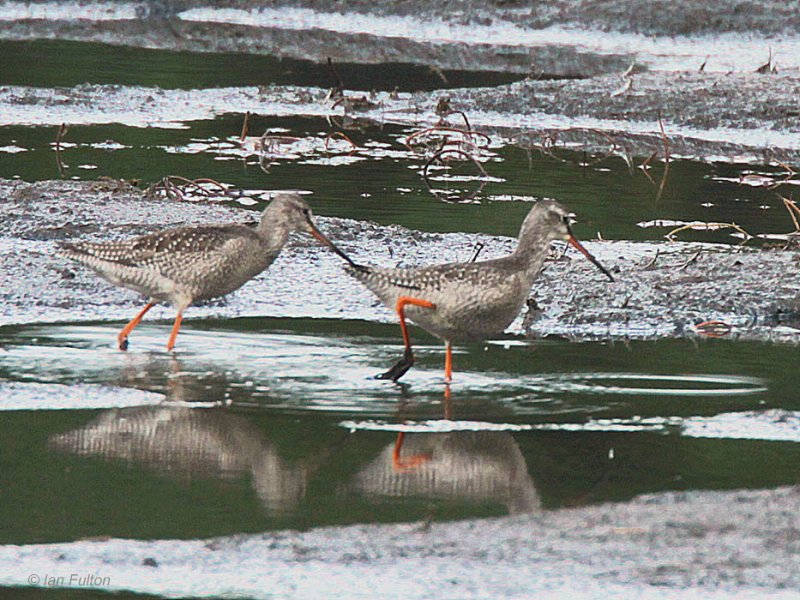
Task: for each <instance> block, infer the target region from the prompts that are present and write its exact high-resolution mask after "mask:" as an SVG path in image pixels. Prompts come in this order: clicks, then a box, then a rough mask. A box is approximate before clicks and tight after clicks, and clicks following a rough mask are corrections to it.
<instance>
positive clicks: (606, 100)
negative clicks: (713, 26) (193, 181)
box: [0, 72, 800, 165]
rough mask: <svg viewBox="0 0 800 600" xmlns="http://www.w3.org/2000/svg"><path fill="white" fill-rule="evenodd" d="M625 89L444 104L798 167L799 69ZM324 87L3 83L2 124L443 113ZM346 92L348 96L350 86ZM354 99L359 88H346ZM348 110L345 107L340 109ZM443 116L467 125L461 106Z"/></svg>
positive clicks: (424, 119)
mask: <svg viewBox="0 0 800 600" xmlns="http://www.w3.org/2000/svg"><path fill="white" fill-rule="evenodd" d="M629 81H632V84H631V88H630V89H628V90H626V91H625V92H624V93H622V94H616V92H615V90H618V89H619V88H620V86H622V85H624V84H623V79H622V78H620V77H617V76H608V77H598V78H594V79H588V80H572V81H542V80H535V81H534V80H526V81H523V82H518V83H514V84H509V85H501V86H497V87H494V88H474V89H451V90H447V92H446V95H447V96H449V97H450V107H451V108H452V109H454V110H462V111H463V112H464V113H465V114H467V115H468V118H469V120H470V123H471V126H472V127H473V128H474V129H476V130H478V131H480V132H486V133H491V134H499V135H500V136H502V137H504V138H505V139H504V140H501V141H504V142H505V143H514V144H519V145H522V146H529V147H532V148H541V147H543V146H545V145H546V143H547V140H548V139H556V138H550V136H552V134H553V133H554V132H556V133H557V139H558V144H559V145H560V144H568V145H571V146H572V147H573V148H579V149H588V150H592V151H597V152H599V153H610V154H617V155H622V156H624V157H627V158H629V159H632V158H634V157H642V159H643V158H644V157H647V156H650V155H652V154H653V153H657V154H658V156H659V158H660V157H662V156H663V148H664V142H663V139H662V135H661V126H660V124H659V116H661V118H662V123H663V125H664V128H665V132H666V135H667V139H668V141H669V148H670V155H671V156H672V157H673V158H679V157H684V158H696V159H699V160H706V161H725V162H733V161H744V162H759V163H762V164H768V163H770V162H772V161H774V160H776V159H777V160H780V161H782V162H784V163H789V164H794V165H797V164H800V109H799V108H798V107H797V105H796V100H795V98H797V97H798V95H800V75H789V74H780V75H760V74H748V75H742V74H740V75H719V74H704V73H697V74H688V73H684V74H673V73H662V72H659V73H656V72H652V73H644V74H639V75H636V76H634V77H633V79H631V80H629ZM326 91H327V90H323V89H320V88H304V87H298V86H277V85H276V86H267V87H260V88H255V87H236V88H211V89H196V90H162V89H159V88H153V87H150V88H148V87H125V86H115V85H80V86H75V87H72V88H30V87H24V86H6V87H0V124H8V125H17V124H19V125H33V126H36V125H59V124H61V123H67V124H68V125H78V124H84V125H95V124H105V123H120V124H123V125H128V126H133V127H164V128H175V127H182V126H184V125H185V124H186V123H187V122H189V121H197V120H205V119H214V118H218V117H219V116H220V115H222V114H226V113H245V112H248V111H249V112H251V113H253V114H256V115H262V116H317V117H319V116H326V117H334V118H336V119H337V120H342V119H344V121H345V122H352V124H353V126H354V127H356V126H357V124H358V120H366V121H367V122H370V123H376V124H387V123H388V124H399V125H405V126H411V127H417V128H424V127H429V126H434V125H436V124H437V123H438V122H439V121H440V116H439V115H438V114H437V110H436V108H437V105H438V103H439V101H440V99H441V97H442V96H443V95H445V94H443V93H442V92H426V93H417V94H406V93H403V94H399V95H391V94H388V93H379V94H377V95H376V96H375V98H374V102H375V106H373V107H370V108H368V109H367V110H363V111H350V112H346V111H345V109H344V108H343V107H342V105H338V106H334V105H333V103H332V102H331V101H329V100H326ZM351 94H352V93H351ZM352 95H353V96H355V95H356V94H352ZM343 113H346V114H345V115H344V117H343ZM450 122H451V123H453V124H455V125H457V126H463V124H462V123H463V122H462V121H461V117H460V115H454V116H452V117H451V118H450Z"/></svg>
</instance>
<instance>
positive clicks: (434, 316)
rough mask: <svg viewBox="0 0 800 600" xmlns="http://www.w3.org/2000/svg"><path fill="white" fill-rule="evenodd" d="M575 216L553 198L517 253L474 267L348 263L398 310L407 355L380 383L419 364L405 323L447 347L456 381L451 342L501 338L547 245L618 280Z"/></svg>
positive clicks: (538, 211) (539, 207) (533, 213)
mask: <svg viewBox="0 0 800 600" xmlns="http://www.w3.org/2000/svg"><path fill="white" fill-rule="evenodd" d="M574 219H575V215H573V214H572V213H571V212H569V211H568V210H567V209H565V208H564V207H563V206H561V205H560V204H559V203H557V202H554V201H552V200H544V201H540V202H537V203H536V204H535V205H534V206H533V208H531V210H530V212H529V213H528V216H527V217H525V221H524V222H523V223H522V228H521V230H520V233H519V242H518V245H517V249H516V250H515V251H514V253H513V254H509V255H508V256H504V257H502V258H497V259H493V260H486V261H482V262H471V263H449V264H444V265H434V266H429V267H421V268H415V269H387V268H379V267H369V266H363V265H354V264H350V266H349V267H347V271H348V273H350V274H351V275H352V276H353V277H355V278H356V279H358V280H359V281H361V282H362V283H363V284H364V285H366V286H367V288H369V289H370V290H371V291H372V292H373V293H374V294H375V295H376V296H378V298H380V300H381V301H382V302H383V303H384V304H385V305H386V306H388V307H389V308H393V309H394V310H395V311H397V315H398V316H399V317H400V329H401V331H402V333H403V343H404V344H405V354H404V356H403V358H402V359H400V360H399V361H398V362H397V364H395V365H394V366H393V367H392V368H391V369H389V370H388V371H386V372H385V373H382V374H380V375H378V378H379V379H391V380H393V381H397V380H398V379H400V377H402V376H403V375H404V374H405V373H406V371H408V370H409V369H410V368H411V367H412V366H413V364H414V353H413V351H412V348H411V340H410V338H409V335H408V328H407V327H406V318H408V319H409V320H410V321H412V322H414V323H416V324H417V325H419V326H420V327H422V328H423V329H425V330H426V331H428V332H429V333H432V334H433V335H435V336H436V337H438V338H440V339H442V340H444V342H445V367H444V370H445V373H444V377H445V381H448V382H449V381H451V379H452V365H453V359H452V343H453V342H467V341H475V340H481V339H485V338H486V337H488V336H491V335H495V334H497V333H500V332H502V331H503V330H504V329H505V328H506V327H508V326H509V325H510V324H511V322H512V321H513V320H514V319H515V318H516V316H517V315H518V314H519V311H520V309H521V308H522V306H523V304H524V303H525V300H526V299H527V297H528V293H529V292H530V289H531V286H532V285H533V280H534V279H535V278H536V276H537V274H538V273H539V271H540V269H541V268H542V264H543V263H544V259H545V257H546V256H547V253H548V250H549V247H550V242H552V241H553V240H564V241H567V242H569V243H570V244H571V245H572V246H574V247H575V248H577V249H578V250H579V251H580V252H581V253H582V254H583V255H584V256H585V257H586V258H588V259H589V260H590V261H591V262H592V263H594V264H595V265H596V266H597V268H599V269H600V270H601V271H602V272H603V273H604V274H605V275H606V276H607V277H608V278H609V280H611V281H613V280H614V279H613V277H612V276H611V274H610V273H609V272H608V271H607V270H606V268H605V267H603V265H601V264H600V263H599V262H598V261H597V259H596V258H595V257H594V256H592V255H591V254H590V253H589V252H588V251H587V250H586V248H584V247H583V246H582V245H581V244H580V242H578V240H577V239H575V236H574V235H572V229H571V224H572V223H573V221H574Z"/></svg>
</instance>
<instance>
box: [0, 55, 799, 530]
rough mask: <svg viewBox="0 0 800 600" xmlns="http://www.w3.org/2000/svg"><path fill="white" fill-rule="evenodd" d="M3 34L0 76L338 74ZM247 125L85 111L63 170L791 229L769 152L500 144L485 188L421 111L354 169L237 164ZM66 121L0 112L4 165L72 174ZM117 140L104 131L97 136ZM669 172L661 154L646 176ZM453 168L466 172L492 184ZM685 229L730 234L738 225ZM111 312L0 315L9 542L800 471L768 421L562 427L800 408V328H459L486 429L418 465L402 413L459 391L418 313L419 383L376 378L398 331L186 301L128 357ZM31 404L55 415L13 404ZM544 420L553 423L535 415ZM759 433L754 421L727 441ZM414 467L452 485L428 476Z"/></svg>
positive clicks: (440, 221)
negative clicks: (426, 142)
mask: <svg viewBox="0 0 800 600" xmlns="http://www.w3.org/2000/svg"><path fill="white" fill-rule="evenodd" d="M0 52H2V53H4V54H6V53H14V54H16V55H18V57H19V60H18V61H15V62H13V63H8V62H4V64H3V67H2V69H3V70H2V71H0V84H3V85H32V86H42V87H54V86H71V85H76V84H80V83H85V82H89V83H114V84H119V85H145V86H161V87H164V88H191V87H203V86H212V85H213V86H222V85H225V86H244V85H248V86H250V85H258V84H265V85H266V84H270V83H276V84H288V83H292V84H298V85H319V86H323V87H326V86H328V85H330V83H329V82H328V81H327V72H326V70H325V69H324V67H322V66H320V65H312V64H310V63H303V62H301V61H275V60H272V59H267V58H252V57H250V58H248V59H247V61H245V60H244V59H243V57H240V56H206V55H203V56H198V55H190V54H175V55H173V54H168V53H164V52H149V51H143V50H130V49H116V48H108V47H101V46H88V47H87V46H83V45H80V44H59V43H50V42H47V43H36V44H10V43H4V44H0ZM340 72H341V73H342V77H343V79H345V80H346V81H348V82H352V83H350V86H351V87H352V88H353V89H370V88H371V87H373V86H375V87H378V88H380V89H393V88H394V87H396V86H397V87H399V88H400V89H412V90H413V89H430V88H431V87H433V86H436V85H440V84H439V83H436V76H435V75H432V74H430V73H427V74H426V73H424V72H421V70H419V69H416V68H412V67H405V66H388V67H369V68H363V67H353V66H349V65H342V66H340ZM459 77H461V79H459ZM449 81H450V82H451V83H456V82H461V83H465V84H469V85H476V84H477V83H484V84H495V83H498V82H499V80H498V78H496V77H492V76H489V75H486V74H482V75H475V74H462V75H458V74H450V77H449ZM367 82H370V83H371V85H366V83H367ZM376 82H377V83H376ZM54 110H56V109H55V108H54ZM241 121H242V115H240V114H226V115H223V116H221V117H219V118H216V119H213V120H207V121H195V122H189V123H187V128H185V129H159V128H134V127H125V126H120V125H103V126H82V127H79V126H76V127H72V128H71V129H70V130H69V131H68V133H67V135H66V137H65V138H64V142H65V147H64V149H63V151H62V152H61V160H62V163H63V164H62V169H63V172H64V176H65V177H77V178H80V179H96V178H99V177H111V178H124V179H135V180H138V181H140V182H141V183H140V185H147V184H150V183H153V182H156V181H158V180H159V179H160V178H162V177H164V176H167V175H182V176H185V177H189V178H195V177H212V178H215V179H218V180H220V181H224V182H227V183H230V184H232V185H233V186H235V187H237V188H240V189H245V190H253V189H264V190H271V189H286V188H301V189H305V190H309V191H312V192H313V196H312V197H311V198H312V199H311V202H312V203H313V205H314V208H315V210H316V211H317V212H318V213H319V214H323V215H328V216H340V217H348V218H354V219H361V220H372V221H376V222H378V223H381V224H395V223H396V224H402V225H405V226H408V227H411V228H414V229H420V230H424V231H438V232H444V231H464V232H485V233H491V234H502V235H515V234H516V232H517V230H518V228H519V223H520V221H521V220H522V218H523V217H524V215H525V214H526V213H527V211H528V210H529V207H530V204H529V201H530V200H531V199H534V198H544V197H548V198H555V199H557V200H559V201H561V202H563V203H565V204H566V205H568V206H569V207H571V208H572V209H573V210H574V211H575V212H576V213H577V214H578V215H579V221H580V222H579V225H578V227H577V229H576V232H577V233H578V235H579V236H580V237H584V238H589V237H593V236H595V235H596V233H597V232H600V233H601V234H602V236H603V237H604V238H607V239H635V240H655V239H661V236H662V235H663V234H664V233H665V231H666V230H665V229H656V228H642V227H639V226H637V223H639V222H642V221H648V220H652V219H680V220H686V221H688V220H694V219H698V220H704V221H724V222H731V221H735V222H736V223H738V224H739V225H741V226H743V227H745V229H747V230H748V231H750V232H751V233H765V232H770V233H783V232H786V231H789V230H791V228H792V227H791V223H790V221H789V218H788V216H787V213H786V212H785V211H784V209H783V207H782V205H781V203H780V201H779V200H778V198H777V196H776V194H775V193H774V191H770V190H767V189H765V188H757V187H748V186H742V185H739V184H738V183H736V181H735V180H736V179H738V178H739V176H740V175H742V174H743V173H746V172H749V171H751V170H754V171H757V172H763V173H773V174H774V173H777V172H779V171H780V169H779V168H776V167H768V166H764V167H752V166H745V165H736V164H702V163H697V162H691V161H677V162H674V163H673V164H672V166H671V174H670V178H669V180H668V185H667V187H666V190H665V193H664V194H663V196H662V197H661V198H660V200H659V201H658V202H656V186H655V185H653V184H652V183H651V182H649V181H648V180H647V179H646V178H645V177H644V176H643V175H642V174H641V173H640V172H638V171H634V172H633V173H631V172H630V171H629V170H628V168H627V166H626V165H625V164H624V162H623V161H622V160H620V159H614V158H610V159H606V160H604V161H601V162H599V163H597V164H594V165H593V166H591V167H588V168H582V167H581V166H579V164H578V163H579V162H580V161H581V160H582V156H581V155H580V154H575V153H573V154H570V153H566V154H564V157H566V159H567V160H566V162H562V161H558V160H555V159H553V158H552V157H545V156H541V155H537V154H533V155H531V156H528V155H527V154H526V153H525V152H524V151H523V150H521V149H519V148H516V147H509V146H502V147H497V148H493V149H492V152H493V153H494V156H493V158H492V160H491V161H489V162H488V163H486V169H487V171H488V172H489V173H490V174H491V175H492V177H494V178H497V179H496V180H493V181H490V182H489V183H487V184H486V186H485V188H484V189H483V191H482V192H481V193H480V194H478V195H477V196H476V198H475V202H474V203H469V204H458V203H445V202H441V201H440V200H437V199H436V198H434V197H433V196H432V195H431V194H430V193H429V192H428V191H427V188H426V186H425V184H424V181H423V180H422V177H421V175H420V169H421V167H422V165H423V164H424V160H423V159H421V158H420V157H418V156H415V155H413V154H412V153H410V152H408V151H407V150H405V149H404V147H403V146H402V144H401V143H400V142H399V141H398V139H399V138H401V137H403V136H405V135H408V134H409V133H410V131H411V130H408V129H405V128H401V127H398V126H384V127H379V126H377V125H370V126H367V127H366V128H364V129H362V130H357V131H348V135H349V136H350V137H351V138H352V140H353V142H354V143H355V144H356V145H357V146H358V147H359V150H358V152H357V155H356V156H357V157H358V158H360V159H361V160H359V162H354V163H352V164H339V162H337V161H336V160H333V158H335V157H333V158H332V157H330V156H328V155H325V154H324V153H321V152H319V151H316V150H315V151H309V152H308V153H306V154H302V155H301V156H299V157H293V158H287V157H282V156H277V157H275V158H274V160H273V162H272V164H271V166H270V168H269V170H268V172H264V171H263V170H261V169H260V168H259V166H258V165H257V164H254V162H255V161H254V160H253V159H252V158H251V159H248V160H244V159H241V158H237V157H234V158H233V159H231V160H218V159H219V158H220V157H223V158H231V157H230V156H226V155H225V153H224V152H222V151H221V148H222V147H223V144H221V141H224V140H227V139H228V138H229V137H231V136H235V135H237V134H238V132H239V129H240V127H241ZM254 121H255V122H254V129H253V130H254V131H255V132H258V133H261V132H262V131H263V130H265V129H266V128H282V129H284V130H285V131H284V132H283V135H290V136H296V137H298V138H316V139H324V138H325V137H326V136H327V135H328V134H329V133H331V132H332V131H335V130H336V128H335V126H332V125H330V124H329V123H328V122H327V121H326V120H324V119H321V118H304V117H294V118H275V117H264V116H256V117H255V119H254ZM55 134H56V130H55V128H53V127H23V126H19V125H14V124H7V125H5V126H2V127H0V147H5V146H10V145H15V146H17V147H20V148H23V149H25V151H24V152H19V153H8V152H4V153H2V154H1V155H0V156H1V157H2V160H0V177H4V178H10V177H20V178H22V179H24V180H27V181H37V180H47V179H55V178H59V177H61V171H60V169H59V165H58V164H57V162H56V156H55V153H54V151H53V146H52V143H53V141H54V139H55ZM108 141H111V142H114V143H115V145H114V146H112V148H113V149H108V147H107V146H98V144H104V143H105V142H108ZM191 144H199V145H200V150H201V151H195V150H197V147H193V146H191ZM387 150H392V151H393V152H387ZM86 165H90V166H91V167H93V168H84V167H85V166H86ZM82 166H83V167H82ZM660 169H661V167H660V166H658V165H657V166H656V167H655V168H654V169H653V172H652V175H653V176H654V178H655V179H656V181H658V178H659V177H660V174H661V171H660ZM465 172H467V171H466V170H465ZM442 185H446V186H450V187H451V188H458V187H463V188H465V189H471V188H470V186H474V185H477V182H475V181H468V182H466V183H465V182H458V181H450V182H445V183H444V184H442ZM519 197H523V198H522V199H520V198H519ZM231 202H233V201H231ZM258 208H260V204H259V205H256V206H253V209H258ZM689 238H691V239H704V240H709V241H722V242H727V243H736V242H737V240H735V239H733V238H731V237H730V236H729V235H728V234H727V232H723V233H703V234H698V233H695V234H688V235H685V236H684V239H689ZM119 327H120V324H119V323H107V322H104V323H88V324H80V325H77V324H69V323H63V324H43V325H36V326H33V325H26V326H5V327H2V328H0V385H2V386H4V387H3V389H4V391H5V393H6V395H7V398H10V400H7V401H8V402H9V404H8V405H6V407H7V410H5V411H4V412H3V413H2V417H0V543H2V544H25V543H33V542H50V541H67V540H75V539H81V538H86V537H95V536H120V537H134V538H193V537H208V536H214V535H223V534H233V533H239V532H259V531H265V530H274V529H281V528H287V527H291V528H307V527H315V526H319V525H337V524H349V523H365V522H378V521H399V520H419V519H460V518H466V517H478V516H492V515H500V514H507V513H509V512H521V511H538V510H542V509H550V508H557V507H563V506H574V505H580V504H584V503H590V502H603V501H620V500H625V499H628V498H631V497H633V496H635V495H637V494H642V493H652V492H659V491H663V490H685V489H735V488H748V487H753V488H755V487H772V486H779V485H787V484H795V483H797V482H798V481H800V460H798V459H800V455H799V453H798V445H797V443H796V440H797V437H796V436H797V434H796V430H795V437H794V438H792V436H791V427H790V434H789V435H788V437H784V438H782V439H786V440H787V441H767V440H764V439H758V438H759V436H760V433H759V431H760V430H758V428H757V427H755V428H751V427H749V426H748V425H747V423H746V422H743V423H739V424H738V425H736V426H734V427H732V428H730V429H728V430H726V431H725V432H722V433H716V434H714V435H713V436H711V437H695V436H694V435H688V434H686V435H684V433H685V432H684V430H683V428H682V426H681V425H680V424H678V425H666V426H663V427H658V428H655V429H653V430H646V429H644V428H637V427H629V428H628V430H625V425H624V424H622V425H620V427H621V428H622V430H619V431H609V430H591V429H588V428H584V429H581V428H580V427H578V428H576V429H575V430H570V429H569V428H563V425H564V424H565V423H571V424H575V425H579V424H582V423H585V422H586V421H588V420H592V419H594V420H597V419H617V420H622V421H625V420H630V419H632V418H633V417H635V416H641V417H645V418H668V417H681V418H692V417H695V418H702V417H706V418H712V417H714V416H715V415H720V414H724V413H731V412H740V411H756V410H759V411H760V410H766V409H781V410H785V411H797V410H800V398H798V395H797V391H796V390H797V372H796V365H797V359H798V350H797V348H796V347H795V346H789V347H784V346H774V345H766V344H757V343H743V342H735V341H725V340H722V341H701V342H697V343H695V342H693V341H687V340H682V341H672V340H664V341H658V342H647V343H645V342H638V343H634V344H630V345H624V344H603V343H582V344H570V343H567V342H564V341H542V342H537V343H533V344H516V343H512V344H511V345H509V346H508V347H504V345H503V343H492V344H488V345H475V346H469V347H464V348H459V349H457V354H456V359H455V360H456V372H457V377H456V381H455V383H454V385H453V386H452V388H451V390H450V393H451V396H450V400H449V403H450V405H451V406H450V408H449V409H448V410H449V411H450V412H449V413H448V414H449V416H450V417H452V419H454V420H456V421H470V422H472V423H473V424H474V423H478V424H479V425H477V426H476V425H472V426H470V427H473V428H475V427H477V428H479V429H480V428H483V431H480V432H479V433H476V432H474V431H469V429H470V427H467V426H464V427H463V428H461V429H458V428H456V429H458V430H457V431H449V432H437V431H436V429H435V426H430V429H429V430H428V431H426V432H424V433H419V432H417V433H414V432H411V433H408V434H407V436H406V440H405V446H404V447H405V452H407V453H410V455H411V456H413V455H414V454H420V455H424V457H425V458H424V460H423V463H422V465H421V467H420V469H404V468H402V467H400V466H398V465H397V464H395V465H394V466H393V463H392V458H391V457H392V448H393V446H394V443H395V440H396V431H395V429H396V428H397V427H396V426H397V425H398V424H400V423H403V422H405V421H407V420H408V421H412V422H414V423H416V422H425V421H428V420H440V419H441V418H442V417H443V416H444V414H445V410H446V404H447V402H446V399H445V388H444V385H443V384H442V383H441V374H440V373H441V365H442V360H443V357H442V353H441V349H440V348H439V346H438V344H437V343H436V341H435V340H433V339H432V338H430V337H426V336H425V335H424V334H423V333H421V332H415V336H417V338H418V339H419V340H420V346H419V358H418V365H417V367H416V368H415V370H414V371H412V374H410V375H409V376H408V378H407V381H408V385H406V386H395V385H392V384H387V383H385V382H380V381H376V380H374V379H372V378H371V376H372V375H373V374H375V373H377V372H379V371H381V370H382V369H385V368H386V367H388V366H389V365H390V364H391V363H392V362H393V361H394V360H395V359H396V358H397V355H398V350H399V347H400V344H399V335H398V331H397V327H396V326H394V325H384V324H374V323H366V322H363V321H357V320H336V319H323V320H300V319H294V320H293V319H271V318H269V317H268V316H265V317H263V318H255V319H230V320H223V321H211V320H207V321H202V320H194V321H193V320H189V321H188V322H187V323H186V325H185V331H184V333H182V338H181V343H182V344H183V348H182V350H181V352H180V354H179V355H178V358H177V359H174V358H173V357H171V356H169V355H167V354H164V353H161V352H158V351H151V350H150V349H151V348H155V347H158V346H159V345H160V344H161V343H162V341H163V337H164V336H165V332H166V328H167V325H166V324H163V323H162V324H157V323H156V324H154V323H150V324H146V325H144V326H142V327H141V328H140V329H139V330H137V333H136V346H135V347H133V348H132V350H131V352H129V353H127V354H122V353H120V352H118V351H116V350H114V349H113V347H112V343H111V342H112V341H113V339H114V335H115V332H116V330H117V329H118V328H119ZM506 341H509V340H506ZM510 341H511V342H516V341H517V340H513V339H511V340H510ZM654 376H658V377H660V379H654ZM148 393H152V395H148ZM126 394H127V395H126ZM120 398H132V400H131V402H130V403H131V404H146V405H148V406H141V407H132V408H119V407H121V406H124V405H125V403H120V402H121V401H120ZM162 399H166V400H169V401H174V402H182V403H186V402H212V403H228V404H230V406H226V407H215V408H202V409H188V408H186V407H185V406H184V405H181V406H175V405H169V406H163V405H159V404H158V402H159V401H160V400H162ZM33 406H39V408H40V410H23V409H25V408H31V407H33ZM56 407H61V409H60V410H55V408H56ZM88 407H94V408H88ZM676 423H677V421H676ZM387 424H388V425H387ZM384 426H386V427H387V429H380V427H384ZM491 426H496V427H495V428H494V429H492V427H491ZM531 426H533V427H542V426H552V429H551V430H548V429H545V428H538V429H537V428H534V429H530V430H528V429H526V428H527V427H531ZM392 427H394V429H392ZM558 427H562V428H561V429H558ZM618 429H619V427H618ZM709 435H710V434H709ZM746 437H751V438H755V439H737V438H746ZM415 439H416V441H415ZM792 439H793V440H794V441H791V440H792ZM611 454H613V458H611V457H610V455H611ZM465 465H466V466H465ZM467 467H469V468H467ZM426 469H427V471H426ZM459 469H462V470H463V472H464V473H469V475H464V474H463V473H462V470H459ZM420 473H422V474H425V473H435V476H432V477H433V479H438V480H440V481H441V480H443V479H447V477H450V479H451V481H450V484H449V485H445V484H441V485H434V484H432V483H431V482H430V481H427V483H426V481H422V480H423V479H425V477H420Z"/></svg>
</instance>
